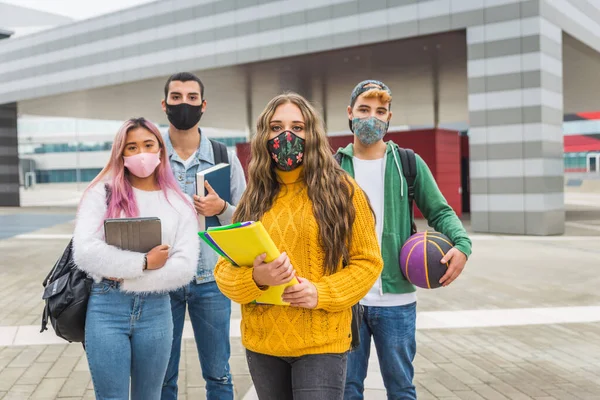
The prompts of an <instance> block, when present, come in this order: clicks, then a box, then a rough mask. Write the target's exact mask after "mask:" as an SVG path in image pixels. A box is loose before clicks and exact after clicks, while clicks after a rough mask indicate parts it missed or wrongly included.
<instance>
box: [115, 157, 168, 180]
mask: <svg viewBox="0 0 600 400" xmlns="http://www.w3.org/2000/svg"><path fill="white" fill-rule="evenodd" d="M123 161H124V162H125V167H126V168H127V169H128V170H129V172H131V173H132V174H134V175H135V176H137V177H138V178H147V177H149V176H150V175H152V173H153V172H154V170H155V169H156V167H158V164H160V150H159V151H158V153H139V154H136V155H134V156H129V157H125V156H123Z"/></svg>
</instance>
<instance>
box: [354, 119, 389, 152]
mask: <svg viewBox="0 0 600 400" xmlns="http://www.w3.org/2000/svg"><path fill="white" fill-rule="evenodd" d="M387 129H388V123H387V122H385V121H382V120H380V119H379V118H376V117H368V118H354V119H352V131H353V132H354V134H355V135H356V137H358V140H360V141H361V142H362V143H363V144H364V145H365V146H369V145H372V144H373V143H376V142H378V141H379V140H381V139H383V137H384V136H385V134H386V132H387Z"/></svg>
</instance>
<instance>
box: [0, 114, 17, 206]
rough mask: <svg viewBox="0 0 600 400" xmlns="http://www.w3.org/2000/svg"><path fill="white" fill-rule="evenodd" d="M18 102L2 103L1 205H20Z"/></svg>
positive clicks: (0, 132)
mask: <svg viewBox="0 0 600 400" xmlns="http://www.w3.org/2000/svg"><path fill="white" fill-rule="evenodd" d="M17 145H18V142H17V103H9V104H2V105H0V206H1V207H6V206H14V207H18V206H19V204H20V203H19V152H18V146H17Z"/></svg>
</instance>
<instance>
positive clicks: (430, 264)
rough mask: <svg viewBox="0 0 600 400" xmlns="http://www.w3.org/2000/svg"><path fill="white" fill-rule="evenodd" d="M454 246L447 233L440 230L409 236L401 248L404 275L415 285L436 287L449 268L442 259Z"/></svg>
mask: <svg viewBox="0 0 600 400" xmlns="http://www.w3.org/2000/svg"><path fill="white" fill-rule="evenodd" d="M452 247H454V246H453V245H452V243H451V242H450V239H448V237H447V236H446V235H443V234H441V233H439V232H431V231H430V232H427V231H425V232H418V233H415V234H414V235H412V236H411V237H409V238H408V240H407V241H406V242H405V243H404V245H402V249H401V250H400V270H401V271H402V275H404V277H405V278H406V280H408V281H409V282H410V283H412V284H413V285H415V286H418V287H420V288H424V289H435V288H438V287H440V286H441V284H440V279H441V278H442V276H444V274H445V273H446V270H447V269H448V265H447V264H442V263H441V260H442V258H443V257H444V255H446V253H447V252H448V251H449V250H450V249H451V248H452Z"/></svg>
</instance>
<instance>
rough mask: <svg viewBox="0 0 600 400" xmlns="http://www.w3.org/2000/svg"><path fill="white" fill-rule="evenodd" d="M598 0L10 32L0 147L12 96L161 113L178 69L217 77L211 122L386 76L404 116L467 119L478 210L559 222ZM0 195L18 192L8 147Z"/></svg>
mask: <svg viewBox="0 0 600 400" xmlns="http://www.w3.org/2000/svg"><path fill="white" fill-rule="evenodd" d="M599 39H600V5H599V4H598V2H596V1H592V0H577V1H575V0H360V1H358V0H352V1H351V0H306V1H296V0H219V1H214V0H177V1H174V0H163V1H157V2H155V3H151V4H148V5H144V6H140V7H136V8H133V9H130V10H125V11H122V12H118V13H114V14H109V15H106V16H102V17H98V18H94V19H91V20H87V21H81V22H77V23H73V24H68V25H65V26H62V27H59V28H55V29H52V30H49V31H45V32H42V33H39V34H34V35H30V36H27V37H23V38H17V39H8V40H4V41H0V59H2V63H1V64H0V104H4V105H3V106H2V120H1V123H0V125H1V126H2V127H1V128H0V138H1V139H0V140H1V142H0V146H1V147H0V151H1V152H2V154H8V153H10V154H13V153H14V150H13V149H16V147H17V143H16V123H15V122H14V121H15V119H16V112H17V110H18V112H19V113H23V114H35V115H45V116H64V117H83V118H97V119H111V120H123V119H125V118H128V117H130V116H132V115H145V116H147V117H149V118H151V119H154V120H162V122H163V123H164V115H163V114H162V111H161V110H160V107H159V106H158V104H159V102H160V99H161V96H162V94H161V93H162V86H163V85H164V81H165V79H166V77H167V76H168V75H170V74H171V73H173V72H176V71H180V70H191V71H194V72H197V73H198V74H199V75H200V76H201V77H202V78H203V80H204V81H205V82H206V84H207V93H206V98H207V101H208V105H209V109H208V110H207V113H206V118H205V119H203V121H204V123H205V124H206V126H212V127H217V128H226V129H236V130H242V131H247V132H251V130H252V126H253V125H254V121H255V119H256V116H257V115H258V113H259V112H260V111H261V110H262V107H264V105H265V104H266V102H267V101H268V100H269V99H270V98H271V97H272V96H274V95H276V94H278V93H280V92H281V91H282V90H295V91H298V92H300V93H301V94H303V95H305V96H307V97H308V98H309V99H311V100H312V101H313V102H314V103H315V104H316V105H317V106H318V107H319V108H320V110H321V111H322V112H323V114H324V117H325V119H326V122H327V126H328V129H329V130H330V131H332V132H334V131H343V130H344V129H347V123H346V116H345V108H346V105H347V103H348V97H349V93H350V91H351V89H352V87H353V86H354V85H355V84H356V83H357V82H358V81H360V80H363V79H366V78H377V79H382V80H384V81H386V83H388V84H389V85H390V86H391V88H392V90H393V92H394V105H393V111H394V121H393V124H395V125H399V126H405V125H409V126H420V125H427V124H429V125H430V126H437V125H443V124H450V123H456V122H467V123H468V126H469V143H470V145H469V146H470V149H469V150H470V157H471V162H470V192H471V223H472V226H473V229H475V230H476V231H481V232H499V233H515V234H533V235H548V234H560V233H562V232H563V231H564V216H565V213H564V200H563V179H564V176H563V164H564V161H563V131H562V123H563V115H564V114H565V113H575V112H578V111H582V110H596V109H600V99H599V98H598V96H597V95H596V93H598V92H600V91H599V90H598V89H600V82H599V80H598V79H597V71H598V69H597V67H598V66H599V65H600V56H599V55H598V51H599V50H600V40H599ZM0 160H1V161H0V169H1V170H2V171H3V172H1V173H0V174H2V175H0V176H1V178H0V179H2V182H3V183H2V184H1V186H0V203H2V204H15V201H17V203H18V197H17V196H16V195H15V193H17V192H18V187H17V185H18V180H17V179H18V169H17V166H16V164H15V160H14V156H10V157H6V156H0Z"/></svg>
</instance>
